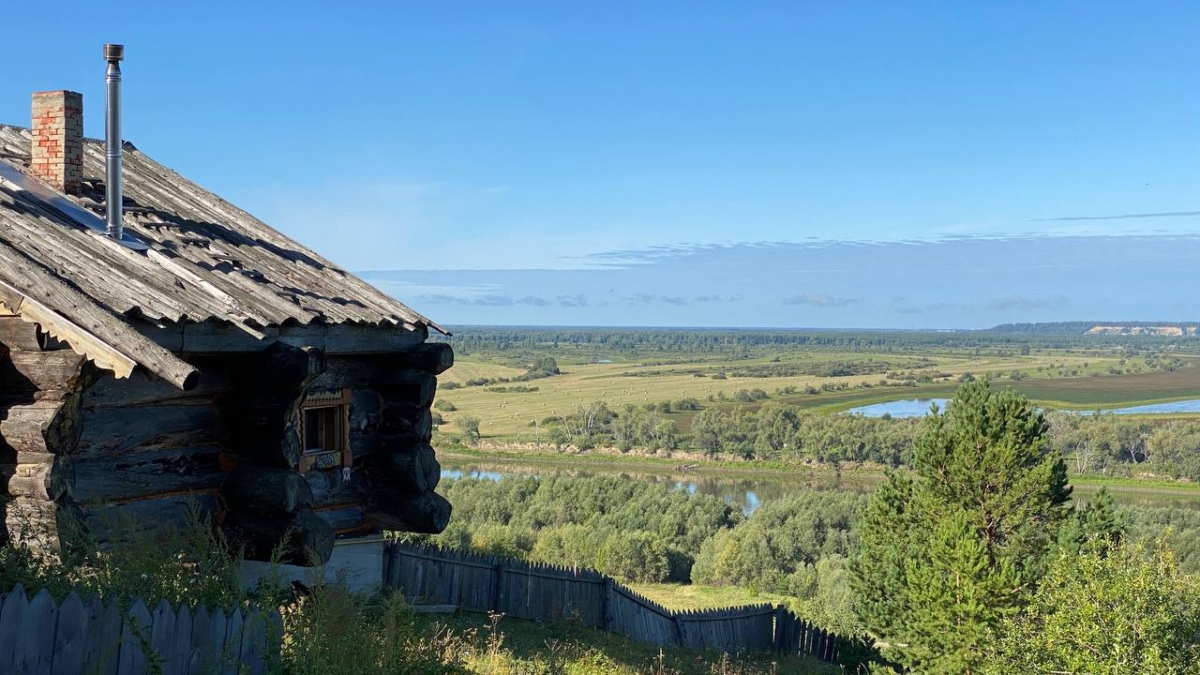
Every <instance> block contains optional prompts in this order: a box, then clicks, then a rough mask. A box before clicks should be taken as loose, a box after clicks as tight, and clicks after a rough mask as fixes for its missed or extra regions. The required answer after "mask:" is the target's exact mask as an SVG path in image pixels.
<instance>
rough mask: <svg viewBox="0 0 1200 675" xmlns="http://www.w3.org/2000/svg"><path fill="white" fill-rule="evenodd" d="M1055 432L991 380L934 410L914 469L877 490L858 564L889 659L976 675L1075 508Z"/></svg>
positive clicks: (866, 603) (860, 594) (865, 602)
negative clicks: (1051, 436)
mask: <svg viewBox="0 0 1200 675" xmlns="http://www.w3.org/2000/svg"><path fill="white" fill-rule="evenodd" d="M1046 432H1047V424H1046V421H1045V420H1044V418H1043V416H1042V414H1041V413H1040V412H1039V411H1038V410H1036V409H1035V408H1034V406H1032V405H1031V404H1030V403H1029V401H1028V400H1027V399H1025V398H1024V397H1023V396H1021V395H1019V394H1017V393H1015V392H1013V391H1011V390H1000V391H994V390H992V389H991V387H990V385H989V384H988V383H987V382H986V381H976V382H969V383H965V384H964V385H963V386H962V387H961V388H960V389H959V390H958V393H957V395H956V397H955V398H954V399H953V400H952V401H951V402H950V403H949V405H948V407H947V410H946V411H945V414H944V415H930V416H928V417H926V418H925V420H924V422H923V426H922V429H921V431H920V433H919V435H918V437H917V440H916V443H915V445H914V450H913V454H914V459H913V464H914V475H911V476H909V475H901V474H891V475H889V477H888V479H887V481H886V483H885V484H884V485H883V486H882V487H881V488H880V490H879V491H878V492H877V493H876V494H875V495H874V496H873V497H872V499H871V501H870V503H869V505H868V507H867V509H866V513H865V514H864V517H863V521H862V527H861V530H860V551H861V552H860V556H859V558H858V559H857V560H856V561H855V565H854V566H853V579H852V583H853V584H854V587H855V591H856V595H857V598H858V606H857V609H858V612H859V616H860V618H861V620H862V622H863V624H864V625H865V626H866V627H867V628H868V630H871V631H872V632H873V633H875V634H876V635H877V636H878V637H880V638H881V639H883V640H884V641H885V642H887V643H888V644H890V645H891V646H892V648H893V649H892V651H891V652H889V656H891V658H894V659H896V660H897V661H899V662H901V663H903V664H904V665H907V666H909V667H912V668H915V669H917V670H920V671H921V672H929V673H971V672H976V671H977V668H978V665H979V663H980V659H981V658H982V655H983V653H984V649H985V646H986V644H987V642H988V639H989V635H990V633H991V631H992V630H993V629H994V628H995V627H996V626H997V625H998V624H999V622H1000V621H1001V620H1002V619H1004V618H1005V617H1008V616H1011V615H1012V613H1013V612H1015V611H1016V610H1017V609H1018V608H1019V606H1020V602H1021V594H1022V593H1023V592H1024V591H1025V590H1026V589H1027V588H1028V587H1029V586H1030V585H1031V584H1032V583H1034V582H1035V581H1036V578H1037V576H1038V575H1039V574H1040V571H1041V568H1042V566H1043V561H1044V559H1045V557H1046V555H1047V553H1048V552H1049V551H1050V550H1051V549H1052V547H1053V546H1054V545H1055V543H1056V541H1057V533H1058V529H1059V526H1060V525H1061V523H1062V522H1063V521H1064V520H1065V519H1066V518H1067V517H1068V515H1069V514H1070V509H1069V505H1068V500H1069V498H1070V494H1071V490H1070V488H1069V486H1068V485H1067V475H1066V466H1065V464H1064V463H1063V461H1062V459H1061V457H1059V456H1058V454H1057V453H1055V452H1053V451H1052V449H1051V448H1050V447H1049V444H1048V443H1047V442H1046Z"/></svg>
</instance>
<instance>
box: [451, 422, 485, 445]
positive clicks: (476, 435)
mask: <svg viewBox="0 0 1200 675" xmlns="http://www.w3.org/2000/svg"><path fill="white" fill-rule="evenodd" d="M454 426H456V427H458V430H459V431H460V432H462V435H463V441H464V442H466V444H467V445H470V446H476V445H479V440H480V439H481V438H482V437H483V436H482V434H481V433H480V431H479V418H478V417H472V416H470V415H463V416H462V417H457V418H455V419H454Z"/></svg>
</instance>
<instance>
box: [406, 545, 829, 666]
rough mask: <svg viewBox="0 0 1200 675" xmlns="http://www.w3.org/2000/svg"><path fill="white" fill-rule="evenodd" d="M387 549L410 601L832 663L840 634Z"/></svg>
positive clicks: (415, 548) (539, 573)
mask: <svg viewBox="0 0 1200 675" xmlns="http://www.w3.org/2000/svg"><path fill="white" fill-rule="evenodd" d="M384 555H385V556H386V558H385V561H384V569H385V578H386V580H387V585H388V586H389V587H391V588H393V589H396V590H398V591H400V592H401V593H403V595H404V597H405V598H406V599H408V601H409V602H412V603H413V604H422V605H452V606H457V607H459V608H460V609H463V610H466V611H474V612H501V613H503V614H505V615H508V616H514V617H517V618H522V619H533V620H535V621H563V620H574V621H579V622H581V623H583V624H584V625H587V626H591V627H593V628H599V629H602V630H605V631H609V632H612V633H620V634H622V635H625V636H628V637H630V638H632V639H634V640H637V641H638V642H642V643H646V644H652V645H659V646H676V645H682V646H687V647H692V648H695V649H712V650H717V651H722V652H729V653H736V652H770V651H776V652H778V653H794V654H805V655H808V656H812V657H815V658H818V659H821V660H823V661H827V662H830V663H836V662H837V655H838V650H837V637H836V636H834V635H832V634H830V633H826V632H824V631H821V630H820V629H819V628H817V627H816V626H812V625H810V624H808V623H806V622H805V621H803V620H802V619H799V618H798V617H796V615H795V614H793V613H791V612H790V611H788V610H787V609H786V608H784V607H774V606H772V605H769V604H763V605H751V606H746V607H730V608H724V609H714V610H703V611H695V612H673V611H671V610H668V609H666V608H665V607H663V606H662V605H659V604H658V603H655V602H653V601H651V600H649V599H647V598H645V597H642V596H641V595H639V594H637V593H636V592H634V591H633V590H631V589H629V588H627V587H625V586H623V585H622V584H620V583H619V582H617V581H615V580H614V579H612V578H611V577H607V576H605V575H603V574H600V573H599V572H596V571H594V570H588V569H574V568H566V567H555V566H551V565H536V564H530V563H525V562H521V561H517V560H510V559H507V558H501V557H499V556H484V555H477V554H473V553H467V552H463V551H456V550H452V549H442V548H437V547H433V546H420V545H411V544H400V543H393V544H391V545H389V547H388V549H387V551H386V552H385V554H384Z"/></svg>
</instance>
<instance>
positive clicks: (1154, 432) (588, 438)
mask: <svg viewBox="0 0 1200 675" xmlns="http://www.w3.org/2000/svg"><path fill="white" fill-rule="evenodd" d="M747 397H750V398H752V396H751V394H749V393H747ZM705 405H708V406H709V407H704V406H705ZM697 408H700V410H699V412H698V413H696V414H694V415H693V416H692V417H691V420H690V430H689V433H684V432H683V431H681V428H680V425H679V423H678V422H677V421H676V419H678V418H677V417H676V416H674V415H672V413H675V412H679V411H682V410H687V411H688V412H694V411H695V410H696V409H697ZM1046 419H1047V421H1048V423H1049V428H1048V431H1047V440H1048V442H1049V444H1050V446H1051V447H1052V448H1054V449H1055V450H1057V451H1058V452H1059V453H1061V454H1062V456H1063V457H1065V458H1066V459H1067V462H1068V468H1069V469H1070V470H1071V472H1072V473H1074V474H1078V475H1092V474H1103V475H1108V476H1134V475H1154V476H1161V477H1165V478H1174V479H1186V480H1192V481H1200V452H1198V450H1200V421H1196V420H1186V419H1185V420H1170V421H1155V420H1150V419H1146V418H1144V417H1139V416H1134V415H1113V414H1095V415H1079V414H1075V413H1062V412H1053V413H1049V414H1047V415H1046ZM542 425H543V426H544V427H545V428H546V439H547V440H548V442H549V443H551V444H553V445H556V446H559V447H562V446H567V445H571V446H574V447H575V448H578V449H584V450H586V449H589V448H593V447H597V446H611V447H616V448H619V449H621V450H623V451H632V450H651V451H654V450H696V451H701V452H703V453H705V454H707V455H710V456H713V457H736V458H740V459H759V460H770V461H785V462H819V463H836V462H873V463H876V464H879V465H882V466H887V467H893V468H894V467H899V466H907V465H910V464H911V463H912V447H913V443H914V441H915V439H916V436H917V433H918V431H919V429H920V428H921V420H920V419H916V418H889V417H864V416H861V415H825V414H816V413H810V412H805V411H804V410H803V409H802V408H799V407H797V406H792V405H785V404H777V403H766V404H763V405H762V406H761V407H759V408H758V409H757V410H755V409H751V408H749V407H746V406H732V407H728V408H721V407H717V406H714V405H712V404H709V403H706V404H701V403H700V402H699V401H696V400H695V399H690V400H681V401H679V402H670V401H664V402H661V403H658V404H649V405H646V406H642V407H637V406H632V405H626V406H623V407H622V408H621V409H620V410H617V411H614V410H611V409H610V408H609V407H608V405H607V404H605V403H600V402H595V403H590V404H581V405H579V406H577V407H576V408H575V410H574V411H572V412H571V413H570V414H567V415H562V416H557V417H551V418H547V419H546V420H543V421H542Z"/></svg>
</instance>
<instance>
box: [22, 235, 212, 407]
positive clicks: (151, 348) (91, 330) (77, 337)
mask: <svg viewBox="0 0 1200 675" xmlns="http://www.w3.org/2000/svg"><path fill="white" fill-rule="evenodd" d="M0 277H2V278H0V289H3V293H4V297H5V298H6V299H5V305H9V303H10V302H13V301H15V298H16V297H17V296H20V298H21V302H20V304H19V306H18V307H16V308H15V309H16V311H17V312H18V313H19V314H20V315H21V317H22V318H24V319H26V320H27V321H31V322H35V323H40V321H37V320H36V319H34V318H30V317H31V314H33V315H36V316H38V317H40V318H41V319H42V320H47V321H50V322H51V326H45V325H43V330H46V331H47V332H50V333H51V334H52V335H53V334H54V333H53V331H51V330H50V329H51V327H53V329H54V330H58V331H60V332H61V333H62V335H57V336H56V337H59V338H60V339H63V340H66V341H67V342H68V343H69V344H70V345H71V348H72V349H74V350H76V351H79V350H85V353H84V354H83V355H85V356H87V357H88V358H91V359H99V360H98V361H97V363H98V364H100V365H102V367H105V368H109V369H113V372H115V373H118V374H120V373H122V372H123V373H124V375H123V376H124V377H127V376H128V374H129V373H130V372H132V367H129V366H128V364H129V362H130V361H132V362H134V363H136V364H138V365H141V366H142V367H144V368H145V369H146V370H149V371H150V372H152V373H154V374H155V375H157V376H159V377H161V378H162V379H164V380H166V381H168V382H170V383H171V384H174V385H175V386H176V387H179V388H180V389H183V390H187V389H191V388H192V387H193V386H195V384H196V380H197V379H199V375H200V373H199V371H197V370H196V368H195V367H193V366H192V365H191V364H189V363H187V362H185V361H182V360H180V359H179V357H177V356H175V355H174V354H172V353H171V352H169V351H167V350H165V349H163V348H162V347H159V346H158V345H156V344H154V343H153V342H151V341H149V340H147V339H145V338H144V337H142V336H141V335H139V334H138V333H137V331H135V330H133V329H132V328H131V327H130V326H129V325H128V324H127V323H125V320H124V319H123V318H122V317H119V316H117V315H115V314H113V313H112V312H110V311H108V310H106V309H105V308H103V307H102V306H101V305H99V304H97V303H96V301H95V300H93V299H92V298H90V297H88V296H87V295H85V294H83V293H82V292H81V291H79V290H78V289H77V288H75V287H74V286H71V285H69V284H67V283H66V282H64V281H63V280H62V279H60V278H59V277H57V276H55V275H54V274H51V273H50V271H49V270H47V269H45V268H44V267H42V266H40V265H37V264H35V263H33V262H32V261H30V260H29V259H28V258H26V257H25V256H24V255H22V254H21V253H19V252H18V251H17V250H16V249H14V248H12V247H11V246H9V245H7V244H5V243H4V242H0ZM14 280H19V281H14ZM27 303H28V305H29V306H28V308H27V307H26V304H27ZM10 307H11V306H10ZM72 338H74V339H72ZM77 343H78V344H77ZM103 364H108V365H103ZM127 368H128V369H127ZM118 369H119V370H118Z"/></svg>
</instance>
